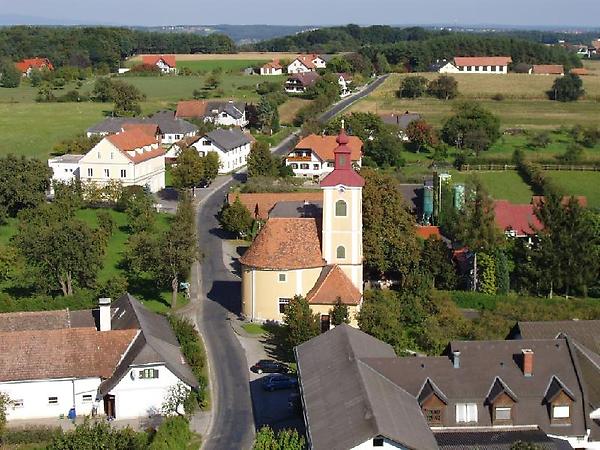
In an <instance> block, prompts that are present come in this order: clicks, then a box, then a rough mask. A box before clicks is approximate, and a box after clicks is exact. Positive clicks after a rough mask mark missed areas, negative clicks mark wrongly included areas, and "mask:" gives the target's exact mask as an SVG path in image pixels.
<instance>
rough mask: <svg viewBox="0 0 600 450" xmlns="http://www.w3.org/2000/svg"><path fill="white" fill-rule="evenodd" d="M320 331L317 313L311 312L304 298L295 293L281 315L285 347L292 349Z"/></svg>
mask: <svg viewBox="0 0 600 450" xmlns="http://www.w3.org/2000/svg"><path fill="white" fill-rule="evenodd" d="M320 332H321V322H320V317H319V315H318V314H313V312H312V310H311V309H310V305H309V304H308V301H307V300H306V298H304V297H302V296H300V295H296V296H295V297H294V298H292V299H291V300H290V302H289V303H288V304H287V306H286V307H285V312H284V315H283V336H284V338H285V344H284V345H285V348H286V349H287V350H288V351H290V352H291V351H292V350H293V348H294V347H296V346H297V345H300V344H302V343H304V342H306V341H308V340H309V339H312V338H313V337H315V336H318V335H319V333H320Z"/></svg>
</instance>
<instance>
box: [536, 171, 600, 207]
mask: <svg viewBox="0 0 600 450" xmlns="http://www.w3.org/2000/svg"><path fill="white" fill-rule="evenodd" d="M545 173H546V175H547V176H548V177H550V179H551V180H553V181H554V182H555V183H556V184H557V185H558V186H559V188H561V189H562V190H563V191H564V192H565V193H566V194H567V195H585V196H586V197H587V201H588V206H589V207H590V208H599V209H600V172H569V171H556V170H549V171H547V172H545Z"/></svg>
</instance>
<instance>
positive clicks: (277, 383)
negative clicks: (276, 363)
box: [262, 375, 298, 392]
mask: <svg viewBox="0 0 600 450" xmlns="http://www.w3.org/2000/svg"><path fill="white" fill-rule="evenodd" d="M262 387H263V389H264V390H265V391H271V392H272V391H277V390H280V389H293V388H296V387H298V379H297V378H292V377H288V376H286V375H269V376H267V377H264V378H263V379H262Z"/></svg>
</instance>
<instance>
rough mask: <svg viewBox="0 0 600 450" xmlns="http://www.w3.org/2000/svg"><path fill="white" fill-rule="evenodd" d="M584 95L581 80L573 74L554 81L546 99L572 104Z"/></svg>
mask: <svg viewBox="0 0 600 450" xmlns="http://www.w3.org/2000/svg"><path fill="white" fill-rule="evenodd" d="M584 93H585V91H584V90H583V82H582V81H581V78H579V76H577V75H575V74H567V75H565V76H562V77H558V78H556V79H555V80H554V83H553V84H552V88H550V90H549V91H548V97H549V98H550V100H558V101H559V102H574V101H576V100H579V97H581V96H582V95H583V94H584Z"/></svg>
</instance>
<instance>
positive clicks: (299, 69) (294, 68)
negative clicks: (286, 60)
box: [288, 59, 312, 73]
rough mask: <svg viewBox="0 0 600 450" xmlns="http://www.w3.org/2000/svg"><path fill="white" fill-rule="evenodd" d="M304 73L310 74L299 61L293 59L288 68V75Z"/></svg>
mask: <svg viewBox="0 0 600 450" xmlns="http://www.w3.org/2000/svg"><path fill="white" fill-rule="evenodd" d="M306 72H312V71H311V70H310V69H309V68H308V67H306V66H305V65H304V63H301V62H300V61H298V60H297V59H295V60H294V61H293V62H292V63H291V64H290V65H289V66H288V73H306Z"/></svg>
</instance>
